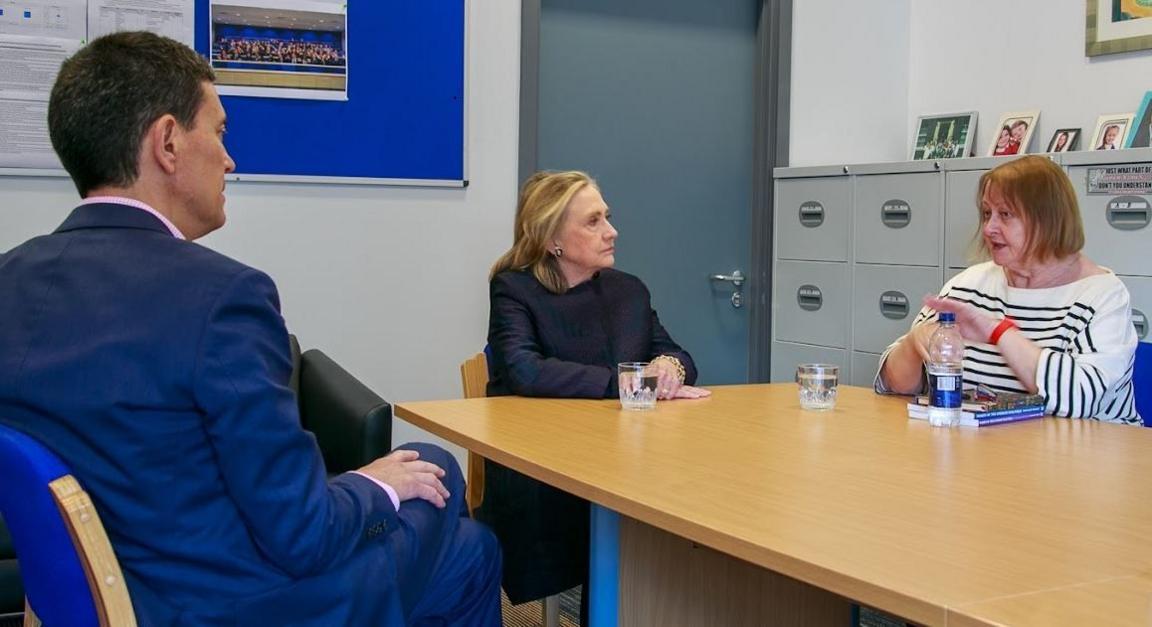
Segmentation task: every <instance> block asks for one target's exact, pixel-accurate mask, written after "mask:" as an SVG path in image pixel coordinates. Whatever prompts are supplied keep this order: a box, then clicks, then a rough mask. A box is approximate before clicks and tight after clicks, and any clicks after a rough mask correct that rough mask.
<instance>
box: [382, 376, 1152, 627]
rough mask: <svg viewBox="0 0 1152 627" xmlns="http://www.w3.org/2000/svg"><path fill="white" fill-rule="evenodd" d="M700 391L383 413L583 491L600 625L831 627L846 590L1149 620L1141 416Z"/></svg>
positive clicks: (900, 604)
mask: <svg viewBox="0 0 1152 627" xmlns="http://www.w3.org/2000/svg"><path fill="white" fill-rule="evenodd" d="M712 390H713V396H712V397H711V398H708V399H701V400H695V401H672V402H660V403H658V404H657V407H656V409H655V410H653V411H650V412H626V411H622V410H620V409H619V403H618V402H616V401H609V400H605V401H597V400H565V399H528V398H517V397H502V398H488V399H470V400H451V401H429V402H414V403H402V404H398V405H397V406H396V415H397V416H399V417H401V418H403V419H405V420H407V421H409V422H411V423H413V424H415V425H416V426H418V427H421V428H423V429H426V430H428V431H430V432H432V433H435V434H437V435H439V436H441V437H443V438H445V439H447V440H449V441H451V442H454V443H456V444H459V445H461V446H464V447H465V448H468V449H470V450H473V451H476V452H478V453H480V454H481V455H484V456H486V457H489V458H491V459H493V460H496V461H498V462H500V463H502V464H505V465H507V466H509V467H511V468H515V469H517V470H519V471H520V472H523V473H525V474H527V475H530V476H532V477H535V478H537V479H540V480H542V481H545V482H547V483H549V484H552V485H555V486H558V487H560V488H562V489H564V490H567V491H569V492H572V493H574V494H577V495H579V496H581V497H584V498H586V499H588V500H589V501H591V502H592V503H593V504H594V506H593V548H592V553H593V555H592V571H593V574H592V577H593V581H592V583H591V586H590V587H591V594H592V596H591V597H590V599H591V603H592V606H593V607H592V623H593V627H602V626H603V625H606V624H607V625H614V624H617V623H619V624H643V625H655V624H659V625H676V624H685V625H691V624H709V625H719V624H741V625H745V624H746V625H786V624H796V625H817V624H835V625H839V626H840V627H842V626H843V625H845V624H847V621H848V619H849V614H848V613H849V612H850V607H851V605H850V603H849V601H847V600H846V599H851V600H853V601H857V602H859V603H861V604H864V605H867V606H871V607H875V608H879V609H881V610H884V611H886V612H889V613H892V614H895V615H898V616H902V617H904V618H906V619H908V620H911V621H914V622H917V623H921V624H925V625H948V626H950V627H951V626H955V625H961V626H966V625H1001V624H1003V625H1045V626H1049V625H1092V624H1108V625H1149V624H1152V429H1141V428H1137V427H1126V426H1118V425H1108V424H1100V423H1097V422H1094V421H1084V420H1063V419H1051V418H1049V419H1044V420H1033V421H1027V422H1021V423H1015V424H1009V425H998V426H994V427H985V428H982V429H952V430H947V429H933V428H932V427H930V426H929V425H928V424H927V423H925V422H920V421H909V420H908V419H907V415H906V412H905V402H906V399H904V398H901V397H880V396H877V395H875V394H873V393H872V391H871V390H870V389H865V388H854V387H849V386H842V387H841V388H840V393H839V400H838V404H837V406H836V409H835V410H833V411H830V412H807V411H802V410H800V408H799V403H798V400H797V394H796V386H795V385H794V384H771V385H745V386H724V387H715V388H712ZM617 542H618V543H619V544H617ZM705 547H706V548H705ZM617 558H618V559H619V561H618V562H617V561H616V560H617ZM733 558H735V559H733Z"/></svg>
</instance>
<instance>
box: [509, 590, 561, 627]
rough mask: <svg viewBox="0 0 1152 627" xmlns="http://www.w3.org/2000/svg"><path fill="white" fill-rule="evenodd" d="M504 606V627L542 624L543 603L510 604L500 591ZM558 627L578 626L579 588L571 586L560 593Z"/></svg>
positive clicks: (534, 626) (529, 626)
mask: <svg viewBox="0 0 1152 627" xmlns="http://www.w3.org/2000/svg"><path fill="white" fill-rule="evenodd" d="M500 597H501V600H502V603H503V606H504V627H542V626H543V625H544V604H543V603H542V602H540V601H529V602H528V603H521V604H520V605H512V604H511V603H509V602H508V597H507V596H504V593H500ZM560 627H580V588H579V587H576V588H572V589H571V590H568V591H567V592H562V593H560Z"/></svg>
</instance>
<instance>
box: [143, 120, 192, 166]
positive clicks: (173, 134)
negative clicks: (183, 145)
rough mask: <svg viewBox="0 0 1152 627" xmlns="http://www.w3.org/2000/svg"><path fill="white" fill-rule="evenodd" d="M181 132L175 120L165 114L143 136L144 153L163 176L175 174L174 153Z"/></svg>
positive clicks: (178, 145)
mask: <svg viewBox="0 0 1152 627" xmlns="http://www.w3.org/2000/svg"><path fill="white" fill-rule="evenodd" d="M183 130H184V129H182V128H181V127H180V123H179V122H177V121H176V118H175V117H173V116H172V114H170V113H167V114H164V115H162V116H160V117H159V118H157V119H156V121H155V122H153V123H152V126H149V127H148V132H147V133H146V134H145V138H144V143H145V151H146V152H147V153H148V155H149V156H151V158H152V160H153V161H155V163H156V166H157V167H158V168H160V169H161V170H163V171H164V173H165V174H174V173H175V172H176V152H177V150H178V148H179V147H180V140H181V139H182V138H181V135H182V134H183Z"/></svg>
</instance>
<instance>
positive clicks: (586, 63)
mask: <svg viewBox="0 0 1152 627" xmlns="http://www.w3.org/2000/svg"><path fill="white" fill-rule="evenodd" d="M759 7H760V2H759V1H758V0H756V1H754V0H627V1H624V2H621V1H620V0H542V2H541V4H540V16H539V57H538V58H539V74H538V80H539V83H538V85H539V88H538V92H537V93H538V100H537V102H536V103H535V104H536V106H537V107H538V111H537V113H538V118H537V120H538V126H537V128H536V132H537V142H536V145H535V150H536V157H537V159H536V165H537V167H539V168H541V169H580V170H587V171H588V172H590V173H591V174H592V175H593V176H594V177H596V178H597V180H598V181H599V182H600V186H601V188H602V191H603V194H604V198H605V200H606V201H607V202H608V205H609V206H610V207H611V208H612V211H613V221H614V224H615V225H616V228H617V229H618V230H619V231H620V239H619V242H618V244H617V253H616V267H617V268H619V269H621V270H624V271H626V272H630V273H632V274H635V275H637V276H639V277H640V278H641V279H643V280H644V282H645V283H646V284H647V285H648V288H649V289H650V290H651V292H652V300H653V304H654V306H655V308H656V310H657V312H658V313H659V315H660V318H661V321H662V322H663V323H664V325H665V326H666V327H667V328H668V330H669V332H670V333H671V334H672V337H673V338H675V339H676V341H677V342H679V343H680V344H681V345H683V346H684V347H685V348H686V349H687V350H688V351H689V352H690V353H692V355H693V357H694V358H695V359H696V362H697V365H698V367H699V370H700V373H701V380H700V382H701V383H704V384H717V383H739V382H745V381H747V380H748V330H749V329H748V325H749V316H748V305H747V301H745V304H744V306H743V307H742V308H735V307H733V306H732V303H731V295H732V292H733V289H734V288H733V286H732V284H731V283H725V282H721V281H713V280H711V279H710V278H709V276H710V275H713V274H730V273H732V271H734V270H737V269H739V270H741V271H742V272H743V273H744V274H745V275H748V273H749V270H750V267H749V263H750V259H749V241H750V237H751V236H750V231H749V221H750V203H751V192H752V150H753V124H754V121H755V120H754V91H753V85H754V78H755V62H756V54H757V47H756V27H757V18H758V11H759ZM526 16H527V14H526ZM526 43H527V44H528V45H529V46H530V45H531V43H532V42H530V41H527V40H526ZM530 114H531V113H529V115H530ZM522 144H523V141H522ZM523 150H524V147H523V146H522V151H523ZM529 151H531V147H530V148H529ZM743 289H744V290H745V292H746V291H747V289H748V284H747V283H745V284H744V286H743Z"/></svg>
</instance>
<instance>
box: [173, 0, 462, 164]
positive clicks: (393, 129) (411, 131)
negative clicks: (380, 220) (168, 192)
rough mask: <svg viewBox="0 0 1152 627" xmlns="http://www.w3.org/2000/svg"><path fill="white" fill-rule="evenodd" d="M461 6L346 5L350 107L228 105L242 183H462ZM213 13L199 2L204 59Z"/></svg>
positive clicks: (400, 0)
mask: <svg viewBox="0 0 1152 627" xmlns="http://www.w3.org/2000/svg"><path fill="white" fill-rule="evenodd" d="M465 2H466V0H355V1H353V2H349V3H348V5H347V7H348V8H347V11H348V14H347V15H348V18H347V31H348V36H347V54H348V56H347V58H348V100H347V101H325V100H292V99H280V98H261V97H251V96H224V97H223V98H222V100H223V102H224V108H225V109H226V110H227V113H228V134H227V136H226V137H225V144H226V145H227V147H228V151H229V152H230V153H231V155H232V158H233V159H234V160H235V161H236V172H237V174H239V175H240V176H238V178H240V179H249V180H251V179H259V178H267V179H270V180H275V179H278V178H286V179H308V180H310V179H311V178H312V177H333V178H334V181H337V182H361V181H355V180H349V179H363V181H362V182H378V183H388V182H400V183H412V184H422V183H424V184H430V185H453V184H455V185H464V184H466V183H467V181H466V176H465V171H464V167H465V155H464V131H465V128H464V68H465V59H464V55H465V49H464V46H465ZM209 8H210V7H209V2H208V0H198V1H197V2H196V49H197V50H198V51H199V52H200V53H201V54H204V55H205V56H208V54H209V50H210V41H209V36H210V29H209V23H208V20H209V12H210V11H209ZM317 180H320V181H322V180H323V179H317Z"/></svg>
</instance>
